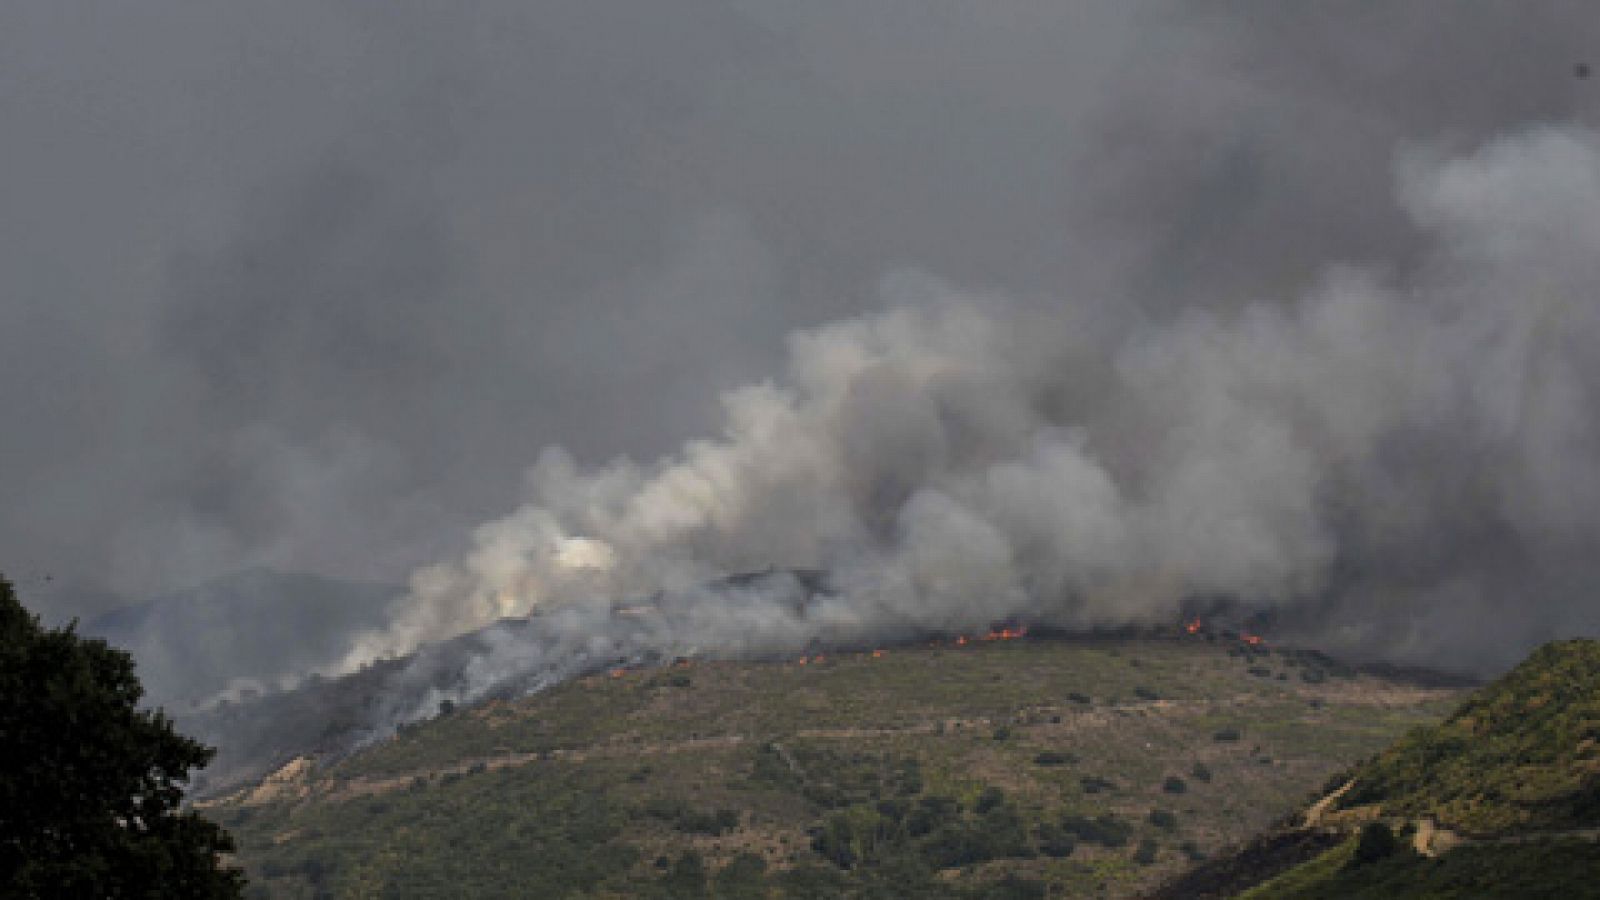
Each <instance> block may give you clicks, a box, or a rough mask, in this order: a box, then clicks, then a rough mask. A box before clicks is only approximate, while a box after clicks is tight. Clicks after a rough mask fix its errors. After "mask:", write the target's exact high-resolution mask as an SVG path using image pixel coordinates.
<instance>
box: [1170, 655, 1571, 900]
mask: <svg viewBox="0 0 1600 900" xmlns="http://www.w3.org/2000/svg"><path fill="white" fill-rule="evenodd" d="M1597 742H1600V642H1595V641H1589V640H1573V641H1563V642H1558V643H1552V644H1548V645H1546V646H1544V647H1541V648H1540V649H1539V650H1537V651H1536V652H1535V653H1534V654H1533V655H1532V656H1530V657H1529V658H1528V659H1527V660H1526V661H1524V662H1523V663H1522V664H1521V665H1519V666H1517V668H1516V669H1514V670H1513V671H1511V672H1510V673H1508V674H1507V675H1505V676H1504V677H1502V678H1501V679H1499V680H1498V681H1496V682H1494V683H1493V684H1490V685H1488V686H1486V687H1484V688H1482V689H1481V690H1478V691H1476V692H1474V693H1473V694H1472V695H1471V696H1469V697H1468V698H1467V699H1466V700H1465V702H1463V703H1462V704H1461V706H1460V708H1459V709H1457V710H1456V711H1455V712H1454V713H1453V714H1452V715H1451V716H1449V718H1447V719H1446V720H1445V721H1444V722H1443V723H1441V724H1438V725H1435V726H1428V727H1422V728H1418V729H1415V730H1413V731H1412V732H1410V733H1409V734H1407V735H1406V736H1405V737H1403V738H1402V739H1400V740H1399V741H1397V742H1396V743H1395V744H1394V745H1393V746H1392V747H1390V748H1388V749H1387V750H1385V751H1383V752H1382V753H1380V754H1378V755H1377V756H1376V757H1374V758H1373V759H1371V760H1369V761H1367V762H1366V763H1364V764H1362V765H1359V766H1357V767H1355V768H1354V769H1353V770H1351V772H1349V773H1347V774H1346V775H1343V776H1341V777H1340V778H1338V779H1335V781H1336V782H1342V783H1343V784H1344V785H1345V787H1344V789H1343V790H1342V791H1341V792H1338V793H1337V794H1334V795H1330V796H1329V798H1327V800H1326V801H1325V802H1323V803H1320V804H1316V805H1314V806H1313V807H1312V809H1311V810H1308V812H1307V814H1306V816H1305V817H1304V819H1305V824H1304V826H1303V827H1302V828H1300V829H1298V830H1290V831H1287V832H1280V833H1279V834H1277V835H1276V836H1267V837H1264V838H1262V839H1260V840H1258V841H1256V842H1255V843H1253V844H1252V845H1250V847H1248V848H1246V850H1245V851H1244V852H1241V853H1238V854H1236V855H1234V856H1233V857H1232V858H1231V859H1226V860H1218V861H1214V862H1212V863H1210V864H1207V865H1204V866H1200V867H1198V869H1197V870H1196V871H1195V872H1193V873H1190V874H1189V875H1187V876H1185V878H1184V879H1183V880H1181V881H1178V882H1174V883H1173V884H1171V885H1169V886H1168V888H1167V889H1166V890H1164V891H1163V893H1162V894H1161V896H1168V897H1179V896H1182V897H1186V898H1193V897H1201V896H1235V895H1237V896H1240V897H1246V898H1250V900H1289V898H1347V897H1372V898H1423V897H1427V898H1433V897H1439V898H1443V897H1462V898H1467V897H1473V898H1477V897H1506V898H1512V897H1518V898H1520V897H1595V896H1600V844H1597V843H1596V841H1597V840H1600V748H1597ZM1319 809H1320V810H1322V812H1318V811H1317V810H1319ZM1341 833H1342V837H1340V836H1339V835H1340V834H1341ZM1296 834H1298V835H1303V836H1304V837H1305V838H1306V840H1298V839H1296V838H1295V835H1296ZM1314 835H1321V836H1322V844H1321V845H1320V846H1318V845H1316V844H1313V843H1310V842H1309V839H1310V838H1311V837H1312V836H1314ZM1328 843H1332V844H1333V846H1332V848H1331V849H1325V850H1324V849H1323V847H1325V846H1327V844H1328ZM1252 882H1259V884H1258V885H1257V886H1256V887H1254V888H1253V889H1250V890H1245V888H1246V887H1248V886H1249V885H1250V884H1251V883H1252ZM1202 888H1206V890H1202Z"/></svg>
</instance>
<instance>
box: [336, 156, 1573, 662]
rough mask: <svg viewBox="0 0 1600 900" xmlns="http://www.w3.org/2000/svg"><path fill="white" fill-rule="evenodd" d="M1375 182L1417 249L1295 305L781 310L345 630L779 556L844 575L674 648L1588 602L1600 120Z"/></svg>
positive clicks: (1458, 618)
mask: <svg viewBox="0 0 1600 900" xmlns="http://www.w3.org/2000/svg"><path fill="white" fill-rule="evenodd" d="M1396 183H1397V187H1396V192H1397V196H1398V199H1399V201H1400V202H1401V203H1402V204H1403V206H1404V208H1405V209H1406V211H1407V213H1408V214H1409V216H1410V217H1411V219H1412V221H1413V222H1414V223H1415V225H1416V226H1417V228H1418V230H1419V231H1420V232H1421V233H1422V234H1423V235H1424V245H1425V248H1426V249H1425V250H1424V252H1423V253H1422V255H1421V257H1420V259H1419V264H1418V265H1417V266H1416V267H1415V269H1414V270H1413V271H1410V272H1407V273H1404V274H1394V273H1386V272H1383V271H1381V270H1372V269H1364V268H1360V267H1358V266H1355V265H1350V266H1333V267H1330V268H1329V269H1328V270H1327V271H1326V272H1325V273H1324V274H1323V275H1322V276H1321V278H1320V279H1319V280H1318V281H1317V283H1316V284H1315V285H1314V286H1313V287H1311V288H1310V289H1309V290H1308V291H1306V292H1305V293H1304V294H1303V295H1301V296H1299V297H1296V298H1293V299H1292V300H1291V301H1289V302H1286V303H1246V304H1241V305H1239V306H1238V307H1237V308H1235V309H1231V310H1227V311H1223V312H1204V311H1187V312H1184V313H1182V314H1180V315H1177V316H1175V317H1173V318H1171V319H1170V320H1169V321H1164V322H1144V323H1140V324H1138V325H1137V326H1131V327H1130V326H1126V325H1119V324H1109V323H1107V322H1106V321H1104V320H1103V319H1102V318H1098V317H1096V316H1094V315H1093V314H1091V313H1089V312H1086V311H1084V308H1083V307H1073V306H1067V307H1065V309H1064V311H1061V312H1055V313H1046V312H1042V311H1040V310H1038V309H1023V308H1020V307H1013V306H1008V304H1006V303H1005V302H1004V301H1002V300H999V299H997V298H994V297H986V296H981V295H974V294H971V293H968V292H964V291H962V290H960V289H958V288H955V287H952V286H950V285H947V284H944V283H942V282H939V281H937V280H934V279H931V278H927V277H923V276H918V275H902V276H896V277H893V278H890V279H888V280H887V281H886V282H885V285H884V288H883V296H884V301H885V304H886V307H887V308H886V309H885V311H883V312H880V313H876V314H873V315H869V316H865V317H861V318H857V319H852V320H847V321H844V322H840V323H835V324H832V325H827V326H823V327H821V328H816V329H811V330H807V331H804V332H801V333H798V334H796V335H795V336H793V337H792V338H791V339H790V344H789V355H788V365H787V371H786V374H785V376H784V377H783V378H782V379H781V380H779V381H776V382H772V383H763V384H759V385H755V386H751V387H747V388H744V389H740V390H737V391H733V392H730V393H729V394H727V395H725V396H724V398H723V405H724V407H725V410H726V423H725V426H724V429H723V431H722V433H721V434H720V435H719V436H718V437H716V438H712V439H708V440H704V441H693V442H690V443H689V444H687V445H685V447H684V448H683V449H682V450H681V451H679V452H678V453H676V454H673V455H671V456H669V457H666V458H663V459H662V460H660V461H658V462H656V463H654V464H651V465H638V464H634V463H631V462H628V461H619V462H616V463H614V464H612V465H609V466H606V467H602V468H599V469H593V470H584V469H581V468H580V467H578V466H576V465H575V464H574V463H573V462H572V460H571V458H570V457H569V456H568V455H567V454H565V453H563V452H562V451H559V450H550V451H547V452H546V453H545V455H544V456H543V457H542V458H541V460H540V462H539V463H538V465H537V466H535V467H534V469H533V470H532V472H531V473H530V475H529V480H528V481H529V487H528V492H529V500H528V502H527V503H526V504H525V505H524V506H522V507H521V508H519V509H518V510H517V511H516V512H514V513H512V514H511V515H509V516H507V517H506V518H503V519H500V520H497V521H494V522H491V523H489V524H487V525H484V526H482V527H481V528H479V529H478V531H477V533H476V538H475V546H474V549H473V550H472V551H471V552H470V553H469V554H467V555H466V556H465V557H464V558H463V559H462V560H460V561H458V562H456V563H450V564H445V565H441V566H435V567H430V568H427V569H424V570H422V571H421V572H419V573H418V574H417V575H416V576H415V577H414V579H413V582H412V587H413V596H412V600H413V606H412V607H411V610H410V612H409V613H408V614H407V615H406V616H405V617H404V618H403V620H402V621H401V622H400V623H399V624H398V625H397V626H396V628H395V629H394V630H393V631H390V632H388V633H386V634H384V635H382V636H381V637H380V638H378V639H377V640H376V641H375V642H374V643H370V644H366V645H364V646H363V648H362V650H361V651H360V654H359V655H360V656H371V655H373V654H374V653H377V654H382V653H388V652H394V651H399V650H407V649H410V648H411V647H412V646H414V645H415V644H416V643H417V642H418V641H421V640H429V639H437V638H440V637H445V636H449V635H452V634H455V633H457V632H460V631H462V630H465V629H468V628H475V627H480V626H483V625H486V624H488V623H490V622H492V621H494V620H495V619H497V618H499V617H501V616H507V615H520V614H523V613H526V612H528V611H529V610H530V609H539V608H544V607H549V606H559V605H561V604H562V603H563V602H570V601H573V600H584V599H587V598H592V597H628V596H638V595H643V594H648V593H650V592H652V591H654V590H656V589H658V588H661V587H667V588H669V589H673V590H675V591H677V592H679V596H680V597H689V598H693V597H695V596H696V592H695V590H694V587H695V585H697V584H703V583H705V582H707V581H710V580H711V579H713V578H715V577H716V576H719V575H722V574H726V573H730V572H738V571H743V570H748V569H753V568H761V567H764V566H768V565H776V566H779V567H796V568H820V569H824V570H827V571H829V572H831V573H834V577H835V580H836V583H837V584H838V585H839V586H840V588H841V596H840V598H839V599H838V600H837V601H834V602H833V603H832V604H831V605H830V607H829V608H828V609H826V610H825V611H823V612H820V613H813V614H809V615H804V616H803V615H801V614H800V613H798V612H795V613H792V614H788V615H785V614H782V611H783V610H787V609H790V606H789V605H786V604H785V603H782V602H774V603H769V604H765V609H766V611H767V613H768V614H769V615H768V617H766V618H763V617H761V616H754V617H752V616H741V615H734V614H733V613H734V612H735V611H736V610H744V609H747V608H748V607H749V603H748V598H739V599H738V600H737V601H730V600H729V596H728V594H727V593H725V592H711V591H707V592H703V593H702V595H701V597H700V599H699V600H694V599H690V600H687V601H683V600H680V602H687V603H690V604H691V605H694V604H696V603H699V604H702V605H704V607H705V608H704V609H698V608H697V609H695V611H694V612H693V614H692V615H691V616H690V618H692V619H693V620H694V623H695V624H694V627H693V628H690V629H686V634H685V633H678V634H674V635H672V636H671V640H672V641H674V642H675V644H674V646H685V645H686V641H691V640H692V641H693V642H698V643H699V644H700V645H702V646H703V647H704V648H705V649H707V650H708V651H710V652H713V653H715V652H717V651H718V649H719V648H724V649H725V648H741V647H746V646H748V645H752V644H754V645H766V644H775V645H776V646H780V647H781V646H784V645H787V646H789V647H790V648H798V647H800V646H803V645H804V642H805V641H806V640H808V639H811V638H813V637H815V636H816V632H815V630H816V629H819V628H824V627H826V628H829V629H833V630H835V632H836V633H842V634H846V635H851V634H855V635H863V636H872V635H884V634H893V633H896V632H901V633H903V632H907V631H915V630H918V629H932V630H961V629H975V628H982V627H984V626H986V625H987V624H989V623H990V622H993V621H996V620H999V619H1004V618H1008V617H1015V616H1023V617H1026V618H1028V619H1031V620H1035V621H1043V622H1049V623H1052V624H1060V625H1066V626H1078V627H1086V626H1099V625H1117V624H1125V623H1133V622H1155V621H1171V620H1173V619H1175V618H1176V616H1177V615H1178V614H1179V608H1180V605H1181V604H1182V602H1183V601H1184V600H1185V599H1187V598H1190V597H1192V596H1194V595H1197V594H1200V595H1216V594H1224V595H1229V596H1233V597H1237V598H1239V599H1240V600H1241V601H1243V602H1244V603H1246V604H1249V605H1253V606H1257V607H1261V608H1277V609H1281V610H1283V611H1284V612H1285V614H1286V617H1287V618H1288V619H1289V620H1290V621H1291V622H1295V623H1298V624H1299V625H1300V626H1301V627H1303V628H1306V629H1315V630H1316V631H1317V632H1318V636H1319V637H1320V638H1322V639H1324V640H1331V641H1332V642H1333V643H1336V644H1344V645H1346V646H1347V647H1349V648H1352V649H1358V650H1359V651H1360V652H1363V653H1367V654H1372V655H1378V656H1387V657H1390V658H1399V659H1407V660H1412V661H1417V660H1424V661H1429V662H1446V663H1452V664H1455V665H1458V666H1459V665H1462V664H1463V662H1464V661H1466V660H1471V661H1472V662H1471V663H1467V665H1469V666H1470V665H1479V666H1493V665H1495V664H1498V663H1499V662H1502V661H1503V660H1504V659H1506V658H1507V657H1509V656H1511V655H1514V654H1516V653H1517V652H1519V651H1520V650H1521V649H1523V647H1524V645H1525V644H1526V643H1528V642H1530V641H1534V640H1538V639H1541V638H1544V637H1548V636H1550V635H1552V634H1557V633H1565V632H1568V631H1571V630H1582V629H1587V628H1592V627H1594V626H1595V625H1596V624H1600V603H1597V602H1595V601H1594V600H1593V599H1592V598H1590V597H1589V596H1587V590H1586V586H1589V585H1593V584H1596V583H1600V581H1597V578H1600V562H1597V561H1600V514H1597V513H1596V510H1600V468H1597V465H1600V433H1597V432H1596V422H1595V415H1596V412H1597V411H1600V358H1597V357H1596V355H1595V353H1594V352H1593V347H1595V346H1596V341H1597V340H1600V303H1597V297H1596V294H1595V291H1596V288H1597V287H1600V136H1597V135H1596V134H1595V133H1594V132H1592V131H1588V130H1583V129H1579V128H1556V127H1540V128H1532V129H1528V130H1524V131H1521V132H1518V133H1515V134H1511V135H1507V136H1505V137H1501V138H1498V139H1496V140H1494V141H1491V142H1490V143H1488V144H1487V145H1486V146H1484V147H1482V148H1481V149H1479V150H1477V151H1476V152H1474V153H1471V154H1468V155H1465V156H1459V157H1453V158H1448V159H1443V160H1439V159H1433V158H1429V157H1428V156H1426V155H1423V154H1421V153H1418V154H1416V155H1412V156H1406V157H1403V158H1402V159H1401V160H1400V161H1399V163H1398V175H1397V179H1396ZM1486 619H1490V620H1492V621H1493V622H1494V623H1495V624H1494V626H1493V629H1492V632H1488V631H1485V629H1484V622H1485V620H1486ZM596 627H597V629H598V630H599V634H597V637H598V638H601V639H602V641H603V635H604V631H605V629H606V628H607V627H611V626H606V625H604V624H597V625H596ZM1325 629H1333V630H1332V631H1331V633H1330V632H1327V631H1326V630H1325ZM769 649H770V648H769Z"/></svg>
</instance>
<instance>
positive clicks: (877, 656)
mask: <svg viewBox="0 0 1600 900" xmlns="http://www.w3.org/2000/svg"><path fill="white" fill-rule="evenodd" d="M872 658H873V659H883V651H882V650H874V651H872Z"/></svg>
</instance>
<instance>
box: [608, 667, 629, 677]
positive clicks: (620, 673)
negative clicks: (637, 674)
mask: <svg viewBox="0 0 1600 900" xmlns="http://www.w3.org/2000/svg"><path fill="white" fill-rule="evenodd" d="M626 674H628V670H627V669H612V670H611V677H612V678H621V677H622V676H624V675H626Z"/></svg>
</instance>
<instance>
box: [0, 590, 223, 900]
mask: <svg viewBox="0 0 1600 900" xmlns="http://www.w3.org/2000/svg"><path fill="white" fill-rule="evenodd" d="M142 694H143V688H142V687H140V685H139V679H138V678H137V677H135V675H134V672H133V660H132V658H131V657H129V656H128V654H126V653H123V652H122V651H120V650H116V649H113V648H112V647H110V646H108V645H107V644H106V643H105V642H104V641H97V640H88V639H85V638H81V637H79V636H78V635H77V634H75V633H74V632H73V628H72V627H71V626H68V627H67V628H61V629H45V628H43V627H41V626H40V625H39V620H38V617H36V616H34V615H32V614H30V613H29V612H28V611H27V610H25V609H23V607H22V604H21V603H20V602H19V601H18V600H17V598H16V595H15V593H14V592H13V591H12V588H11V584H10V583H9V582H7V581H6V580H5V579H4V578H0V757H3V758H4V759H5V760H6V762H5V763H4V765H0V892H3V893H4V894H5V896H17V897H151V898H154V897H163V898H166V897H173V898H187V897H205V898H212V897H239V896H241V892H242V889H243V885H244V879H243V876H242V875H241V874H240V873H239V871H238V870H237V869H232V868H229V867H227V866H225V865H224V864H223V862H222V857H223V855H224V854H227V853H231V852H232V851H233V841H232V839H231V838H230V837H229V836H228V834H227V832H225V831H223V830H222V829H221V828H219V827H218V826H216V825H214V824H212V823H211V822H208V821H206V820H205V819H202V818H200V817H199V816H198V815H196V814H194V813H192V812H184V811H181V810H180V808H179V803H180V800H181V797H182V793H183V789H182V787H181V782H182V781H183V780H184V779H185V778H186V777H187V775H188V772H189V770H190V769H193V768H196V767H199V766H203V765H205V763H206V762H207V761H208V760H209V759H210V758H211V753H212V751H211V750H210V748H208V747H206V746H204V745H202V744H200V743H197V742H195V741H192V740H190V739H188V738H186V737H183V736H182V735H180V734H178V733H176V732H175V731H173V729H172V723H171V721H170V720H169V719H167V717H166V716H165V715H163V714H161V713H160V712H149V711H145V710H140V709H139V708H138V702H139V698H140V696H141V695H142Z"/></svg>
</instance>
